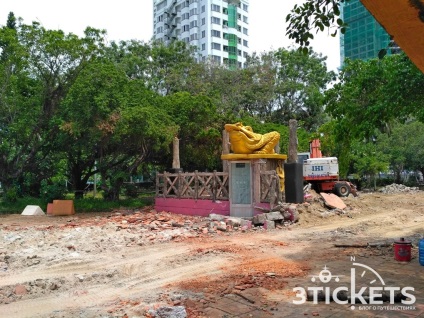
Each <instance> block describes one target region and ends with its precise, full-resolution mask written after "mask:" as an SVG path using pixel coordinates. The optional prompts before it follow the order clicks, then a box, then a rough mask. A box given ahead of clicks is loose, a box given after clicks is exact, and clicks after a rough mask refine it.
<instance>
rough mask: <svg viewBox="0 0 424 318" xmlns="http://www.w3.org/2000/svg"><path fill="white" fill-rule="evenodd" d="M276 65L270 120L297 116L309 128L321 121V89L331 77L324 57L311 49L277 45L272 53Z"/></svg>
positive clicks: (281, 119)
mask: <svg viewBox="0 0 424 318" xmlns="http://www.w3.org/2000/svg"><path fill="white" fill-rule="evenodd" d="M274 57H275V63H276V64H277V65H278V68H277V78H276V84H275V93H276V96H275V100H274V105H273V113H272V121H274V122H283V123H286V124H288V122H289V120H290V119H297V120H298V121H299V123H301V125H302V127H304V128H305V129H306V130H308V131H315V130H316V129H317V128H318V127H319V126H320V125H321V124H322V123H323V122H324V107H323V106H324V90H325V89H326V87H327V85H328V84H329V83H330V82H331V81H332V80H333V79H334V77H335V74H334V72H328V71H327V68H326V66H325V60H326V58H325V57H322V56H321V55H318V54H316V53H314V52H313V51H310V52H309V54H302V53H300V52H298V51H295V50H286V49H279V50H277V51H276V52H275V53H274Z"/></svg>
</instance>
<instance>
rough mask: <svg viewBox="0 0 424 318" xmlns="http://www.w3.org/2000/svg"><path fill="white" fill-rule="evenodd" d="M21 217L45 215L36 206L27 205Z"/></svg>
mask: <svg viewBox="0 0 424 318" xmlns="http://www.w3.org/2000/svg"><path fill="white" fill-rule="evenodd" d="M21 215H46V214H45V213H44V212H43V210H42V209H41V208H40V207H39V206H38V205H27V206H26V207H25V209H24V211H23V212H22V213H21Z"/></svg>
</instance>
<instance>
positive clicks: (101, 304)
mask: <svg viewBox="0 0 424 318" xmlns="http://www.w3.org/2000/svg"><path fill="white" fill-rule="evenodd" d="M344 201H345V203H346V204H347V206H348V207H347V209H346V210H345V211H344V213H342V214H336V213H334V212H332V211H330V210H328V209H327V208H326V207H324V206H323V205H322V203H321V202H319V201H318V200H316V201H314V202H312V203H309V204H303V205H300V206H299V207H298V210H299V211H300V212H301V214H300V222H299V223H298V224H294V225H291V226H287V227H283V228H281V229H276V230H270V231H265V230H263V229H261V228H256V229H252V230H248V231H245V232H241V231H234V232H222V231H209V230H208V229H207V222H208V221H207V220H206V219H203V218H190V217H184V216H175V215H170V214H168V213H156V212H155V211H150V210H149V209H145V210H141V211H116V212H114V213H98V214H89V215H87V214H81V215H79V214H77V215H74V216H70V217H69V216H68V217H47V216H39V217H33V216H21V215H6V216H0V317H66V318H67V317H151V316H154V314H155V313H156V314H157V311H155V310H157V309H158V308H165V307H167V306H168V307H169V308H171V307H173V308H177V309H178V308H179V309H181V310H183V309H184V310H185V311H186V312H187V314H188V317H224V316H225V315H224V314H223V313H227V314H226V317H233V316H234V317H235V316H238V317H269V316H275V317H283V316H284V315H283V313H282V311H281V309H280V311H278V310H279V306H281V304H282V303H284V302H286V303H288V302H291V301H292V299H294V297H295V293H294V292H293V287H295V286H299V284H300V285H305V284H307V283H308V282H310V276H311V275H315V274H316V273H319V271H320V270H321V269H322V268H323V267H324V266H327V265H329V266H331V268H332V272H338V273H341V272H343V271H346V268H348V267H349V266H350V264H351V257H356V258H357V261H358V259H359V260H361V261H362V262H363V263H366V264H368V265H369V266H376V267H378V266H379V265H380V267H378V268H379V269H380V270H379V272H380V273H381V272H383V273H384V274H386V275H388V276H390V279H391V281H393V282H398V281H399V282H402V279H403V276H404V275H402V272H401V271H402V268H404V269H405V270H407V266H415V267H414V268H413V270H417V271H418V270H419V265H416V263H417V259H416V254H417V249H416V247H415V246H413V248H412V254H413V259H412V262H411V263H410V265H409V264H406V265H403V266H404V267H400V269H399V268H398V267H396V266H398V264H397V262H396V261H395V260H394V259H393V249H392V246H391V243H392V242H393V241H394V240H396V239H399V238H400V237H405V238H407V239H410V240H411V241H412V242H413V245H415V244H417V242H418V240H419V239H420V238H421V237H422V235H423V234H424V228H423V224H424V223H423V221H424V192H421V191H419V192H413V193H395V194H382V193H373V194H361V195H360V196H359V197H357V198H354V197H349V198H346V199H344ZM205 229H206V230H205ZM368 242H382V243H389V244H388V246H384V245H385V244H383V247H377V248H338V247H335V243H346V244H353V243H368ZM386 245H387V244H386ZM381 264H386V265H387V266H384V268H382V266H381ZM413 264H415V265H413ZM411 270H412V269H411ZM393 272H396V273H397V274H393ZM420 275H421V274H420ZM420 277H421V278H422V276H420ZM403 283H406V282H403ZM233 298H234V299H233ZM236 298H238V299H239V301H240V302H237V304H238V303H240V304H241V305H239V306H238V309H231V308H230V307H229V306H228V305H225V303H223V301H226V302H227V303H228V302H229V301H230V300H231V301H233V302H235V301H236ZM223 304H224V305H223ZM242 305H243V306H244V307H243V306H242ZM180 306H181V307H180ZM225 307H227V308H225ZM239 307H240V308H239ZM248 307H249V309H247V308H248ZM243 308H245V309H243ZM231 310H233V311H234V312H233V314H231ZM243 310H245V312H243ZM293 310H294V309H293ZM298 310H300V311H299V312H300V313H301V312H302V309H298ZM304 310H305V309H304ZM235 312H236V313H235ZM308 313H309V315H311V316H314V315H313V313H314V312H312V311H308V312H305V313H304V315H308ZM171 316H172V315H171ZM321 316H325V315H324V314H323V313H321Z"/></svg>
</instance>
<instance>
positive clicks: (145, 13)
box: [0, 0, 340, 71]
mask: <svg viewBox="0 0 424 318" xmlns="http://www.w3.org/2000/svg"><path fill="white" fill-rule="evenodd" d="M301 2H302V0H262V1H261V0H250V1H249V46H250V50H251V52H250V53H252V52H253V51H257V52H263V51H269V50H270V49H277V48H280V47H285V48H289V47H291V46H293V45H294V43H293V42H292V41H290V40H289V39H287V37H286V36H285V33H286V24H285V17H286V15H287V14H288V13H289V11H290V9H291V8H293V6H294V4H296V3H301ZM265 3H266V5H264V4H265ZM66 4H68V5H66ZM152 8H153V0H120V1H104V0H84V1H83V0H73V1H58V0H9V1H7V0H2V1H1V3H0V25H5V24H6V20H7V15H8V13H9V12H11V11H12V12H13V13H14V14H15V16H16V17H21V18H23V22H24V23H25V24H30V23H31V22H32V21H38V22H40V23H41V24H42V25H43V26H44V27H45V28H47V29H61V30H63V31H65V32H67V33H68V32H72V33H75V34H77V35H79V36H81V35H82V34H83V31H84V29H85V28H86V27H87V26H91V27H94V28H97V29H105V30H106V31H107V34H108V39H109V40H115V41H119V40H130V39H137V40H143V41H146V42H147V41H149V40H150V39H151V37H152V35H153V9H152ZM312 44H313V47H314V50H315V51H316V52H319V53H322V54H323V55H325V56H327V57H328V60H327V66H328V68H329V69H331V70H334V71H336V69H337V67H339V65H340V50H339V39H338V38H332V37H330V36H328V35H327V34H324V33H321V34H318V35H317V37H316V40H315V41H314V42H313V43H312Z"/></svg>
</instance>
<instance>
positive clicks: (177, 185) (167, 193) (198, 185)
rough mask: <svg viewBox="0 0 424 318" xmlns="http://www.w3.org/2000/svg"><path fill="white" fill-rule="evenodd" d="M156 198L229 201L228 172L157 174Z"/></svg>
mask: <svg viewBox="0 0 424 318" xmlns="http://www.w3.org/2000/svg"><path fill="white" fill-rule="evenodd" d="M156 196H157V197H164V198H186V199H196V200H197V199H208V200H213V201H216V200H228V199H229V195H228V173H227V172H216V171H214V172H198V171H195V172H184V173H168V172H164V173H163V174H160V173H158V174H156Z"/></svg>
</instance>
